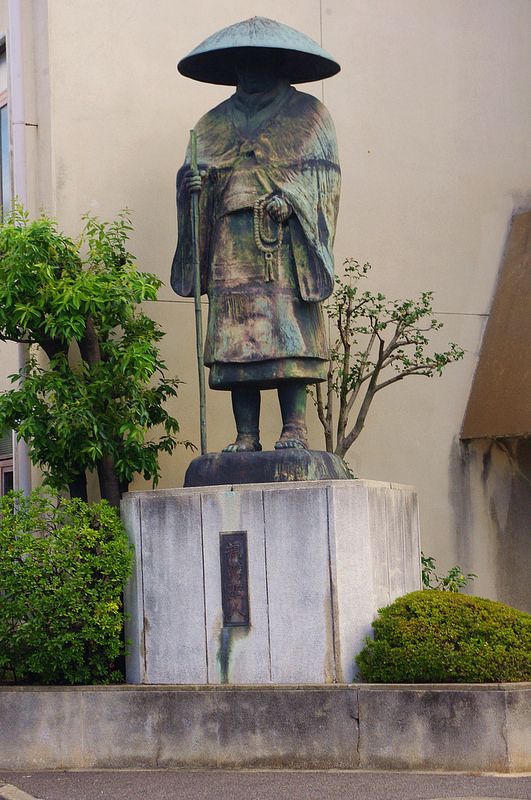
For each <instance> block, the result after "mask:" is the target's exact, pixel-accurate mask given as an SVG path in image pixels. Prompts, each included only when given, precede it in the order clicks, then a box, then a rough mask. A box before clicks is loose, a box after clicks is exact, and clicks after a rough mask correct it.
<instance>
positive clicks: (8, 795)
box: [0, 783, 38, 800]
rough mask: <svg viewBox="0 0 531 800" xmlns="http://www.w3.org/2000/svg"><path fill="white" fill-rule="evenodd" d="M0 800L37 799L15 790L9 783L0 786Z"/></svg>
mask: <svg viewBox="0 0 531 800" xmlns="http://www.w3.org/2000/svg"><path fill="white" fill-rule="evenodd" d="M0 800H38V798H37V797H33V795H32V794H28V793H27V792H23V791H22V789H17V787H16V786H13V785H12V784H11V783H6V784H4V786H0Z"/></svg>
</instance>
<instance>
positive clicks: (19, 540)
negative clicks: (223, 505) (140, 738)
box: [0, 491, 132, 684]
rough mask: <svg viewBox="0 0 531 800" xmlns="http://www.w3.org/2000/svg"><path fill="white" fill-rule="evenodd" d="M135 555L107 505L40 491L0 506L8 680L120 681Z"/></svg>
mask: <svg viewBox="0 0 531 800" xmlns="http://www.w3.org/2000/svg"><path fill="white" fill-rule="evenodd" d="M131 561H132V553H131V547H130V545H129V542H128V540H127V536H126V534H125V532H124V530H123V527H122V524H121V522H120V518H119V516H118V514H117V512H116V511H115V509H113V508H111V507H110V506H109V505H108V504H107V503H106V502H104V501H103V502H101V503H97V504H94V505H91V506H89V505H88V504H87V503H84V502H83V501H82V500H77V499H76V500H65V499H61V500H57V498H55V499H54V498H51V497H49V496H45V495H43V494H42V493H40V492H38V491H36V492H33V493H32V495H31V496H30V497H29V498H28V497H24V496H23V495H22V494H21V493H9V494H8V495H6V496H5V497H3V498H2V499H1V500H0V679H1V680H2V681H4V682H5V681H8V682H17V683H21V682H22V683H44V684H80V683H111V682H115V681H118V680H122V679H123V676H122V674H121V672H120V670H119V669H118V668H117V660H118V659H119V658H120V657H121V656H123V653H124V644H123V641H122V624H123V614H122V608H121V592H122V589H123V586H124V583H125V581H126V579H127V577H128V575H129V573H130V570H131Z"/></svg>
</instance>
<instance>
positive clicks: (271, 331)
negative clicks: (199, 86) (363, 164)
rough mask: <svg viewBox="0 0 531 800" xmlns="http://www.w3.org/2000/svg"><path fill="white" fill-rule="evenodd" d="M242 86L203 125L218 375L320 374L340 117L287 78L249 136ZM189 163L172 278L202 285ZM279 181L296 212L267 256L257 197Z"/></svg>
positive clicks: (206, 277) (213, 364)
mask: <svg viewBox="0 0 531 800" xmlns="http://www.w3.org/2000/svg"><path fill="white" fill-rule="evenodd" d="M237 97H238V94H237V95H235V96H234V97H233V98H230V99H229V100H228V101H226V102H225V103H222V104H221V106H218V108H216V109H214V110H213V111H211V112H209V113H208V114H207V115H205V117H203V119H202V120H201V121H200V122H199V124H198V126H197V134H198V148H199V163H200V167H204V168H205V169H206V170H207V177H206V179H205V181H204V185H203V189H202V191H201V196H200V251H201V282H202V291H203V292H204V291H205V290H206V292H207V294H208V298H209V315H208V327H207V335H206V345H205V354H204V356H205V364H207V365H208V366H209V367H210V376H209V383H210V386H211V387H212V388H213V389H231V388H233V387H236V386H238V385H242V384H246V385H255V386H258V387H260V388H270V387H274V386H277V385H278V384H279V383H280V382H282V381H285V380H301V381H304V382H306V383H312V382H317V381H321V380H324V379H325V378H326V371H327V362H328V346H327V340H326V333H325V326H324V320H323V313H322V309H321V304H320V301H321V300H323V299H325V298H326V297H328V296H329V295H330V293H331V291H332V289H333V260H332V254H331V246H332V242H333V236H334V230H335V218H336V213H337V201H338V193H339V168H338V165H337V154H336V152H335V136H334V133H333V127H332V125H331V122H330V119H329V117H328V115H327V112H326V110H325V109H324V107H323V106H322V105H321V104H320V103H319V101H318V100H316V99H315V98H313V97H311V96H309V95H305V94H302V93H300V92H297V91H296V90H294V89H292V88H291V87H285V89H284V91H283V95H281V97H280V98H279V97H278V95H277V98H276V100H277V102H276V103H273V104H271V105H272V112H273V113H272V114H271V115H267V114H266V116H265V124H264V125H262V126H261V127H260V128H259V130H258V131H257V132H255V134H254V135H253V136H252V137H249V136H243V135H242V134H239V132H238V128H237V126H236V125H235V124H234V122H235V119H236V120H237V113H236V112H237V104H236V108H235V107H234V106H235V102H234V101H235V98H236V99H237ZM279 101H280V102H279ZM267 108H268V104H265V110H266V112H267ZM275 110H276V111H277V113H276V114H275V113H274V112H275ZM262 115H263V112H262ZM305 128H306V129H307V130H306V136H304V133H305ZM301 129H302V130H301ZM316 129H317V130H316ZM295 136H296V141H293V139H294V137H295ZM290 137H291V140H292V141H291V143H290V142H289V138H290ZM286 143H288V144H290V147H288V149H287V152H284V153H283V152H282V150H284V151H286ZM290 150H291V152H290ZM314 150H317V152H313V151H314ZM279 151H280V152H279ZM279 156H280V157H283V161H281V160H280V159H279ZM295 156H297V158H296V160H294V157H295ZM317 157H318V158H317ZM188 169H189V167H188V166H187V165H185V166H184V167H183V168H182V169H181V170H180V172H179V175H178V177H177V205H178V212H179V241H178V245H177V251H176V254H175V259H174V263H173V268H172V286H173V288H174V289H175V291H176V292H177V293H178V294H181V295H184V296H190V295H192V294H193V275H192V273H191V264H192V260H191V242H190V232H189V216H188V215H189V197H188V193H187V192H186V190H185V189H184V187H183V186H182V177H183V174H185V173H186V172H187V170H188ZM275 193H277V194H280V195H282V196H283V197H284V198H285V199H286V200H287V201H288V203H289V204H290V205H291V207H292V208H293V212H292V214H291V216H290V218H289V220H288V221H287V222H286V223H284V225H283V226H282V228H283V230H282V247H281V248H280V253H279V252H278V251H277V252H274V253H273V255H272V258H271V259H270V260H268V259H266V257H265V255H264V253H263V252H262V251H261V250H260V249H259V248H258V247H257V245H256V242H255V230H254V223H253V205H254V202H255V201H256V199H258V197H264V196H269V195H272V194H275ZM265 228H266V235H268V236H270V237H274V236H275V235H278V224H277V223H274V222H273V221H272V220H271V219H270V218H269V216H268V215H267V214H266V215H265Z"/></svg>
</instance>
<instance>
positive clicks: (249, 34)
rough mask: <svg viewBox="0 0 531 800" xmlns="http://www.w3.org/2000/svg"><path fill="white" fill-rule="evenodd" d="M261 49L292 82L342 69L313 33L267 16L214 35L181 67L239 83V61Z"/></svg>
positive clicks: (209, 79)
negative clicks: (237, 71) (298, 29)
mask: <svg viewBox="0 0 531 800" xmlns="http://www.w3.org/2000/svg"><path fill="white" fill-rule="evenodd" d="M258 48H259V49H260V50H261V56H262V59H263V57H264V56H265V55H266V54H267V55H270V56H271V64H272V66H274V68H275V69H276V70H277V73H278V74H279V77H282V78H285V79H287V80H289V82H290V83H307V82H308V81H318V80H321V79H322V78H330V77H331V76H332V75H335V74H336V73H337V72H339V70H340V69H341V68H340V66H339V64H338V63H337V62H336V61H334V59H333V58H332V56H330V55H329V54H328V53H327V52H326V51H325V50H323V48H322V47H321V46H320V45H318V44H317V42H314V41H313V39H310V37H309V36H306V34H304V33H300V31H297V30H295V28H290V27H289V26H288V25H283V24H282V23H280V22H275V20H272V19H267V18H266V17H252V19H247V20H244V21H243V22H237V23H236V24H235V25H229V27H228V28H223V30H221V31H218V32H217V33H214V34H212V36H209V37H208V39H205V40H204V42H201V44H200V45H198V46H197V47H196V48H195V49H194V50H192V52H191V53H189V54H188V55H187V56H185V58H183V59H182V60H181V61H179V63H178V64H177V69H178V70H179V72H180V73H181V75H185V76H186V77H187V78H193V79H194V80H196V81H203V82H204V83H218V84H222V85H224V86H235V85H236V83H237V77H236V65H237V63H238V61H239V60H240V59H241V58H242V57H244V56H246V55H247V56H248V55H251V56H252V55H253V52H256V50H257V49H258Z"/></svg>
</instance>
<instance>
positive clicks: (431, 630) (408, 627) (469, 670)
mask: <svg viewBox="0 0 531 800" xmlns="http://www.w3.org/2000/svg"><path fill="white" fill-rule="evenodd" d="M373 628H374V640H370V639H369V640H368V641H367V644H366V646H365V647H364V649H363V650H362V651H361V653H359V655H358V656H357V658H356V663H357V665H358V667H359V669H360V673H361V676H362V678H363V679H364V680H367V681H371V682H375V683H498V682H503V681H528V680H531V615H530V614H525V613H524V612H522V611H518V610H517V609H515V608H511V607H510V606H506V605H503V604H502V603H496V602H494V601H493V600H486V599H485V598H482V597H472V596H468V595H463V594H457V593H456V592H448V591H445V592H443V591H431V592H425V591H421V592H412V593H411V594H407V595H404V597H400V598H398V600H395V602H394V603H392V604H391V605H389V606H386V607H385V608H382V609H380V611H379V613H378V617H377V619H376V620H375V621H374V622H373Z"/></svg>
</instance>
